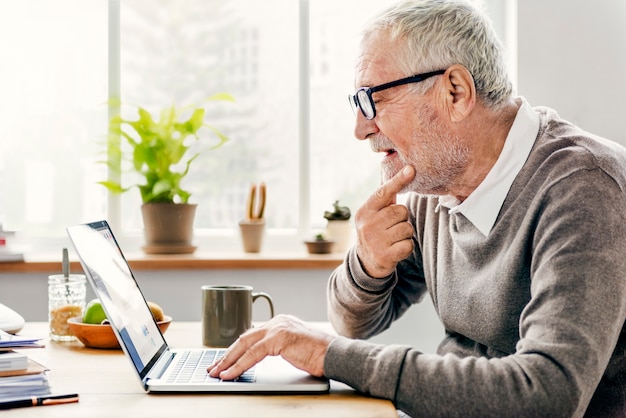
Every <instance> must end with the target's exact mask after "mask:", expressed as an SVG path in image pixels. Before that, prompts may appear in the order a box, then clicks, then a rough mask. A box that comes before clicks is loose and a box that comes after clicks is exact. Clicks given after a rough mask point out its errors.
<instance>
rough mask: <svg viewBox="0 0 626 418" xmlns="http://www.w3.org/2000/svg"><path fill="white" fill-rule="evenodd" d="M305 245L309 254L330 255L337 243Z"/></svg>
mask: <svg viewBox="0 0 626 418" xmlns="http://www.w3.org/2000/svg"><path fill="white" fill-rule="evenodd" d="M304 243H305V244H306V249H307V251H308V252H309V254H329V253H330V252H331V251H332V249H333V245H335V241H332V240H323V241H320V240H314V241H304Z"/></svg>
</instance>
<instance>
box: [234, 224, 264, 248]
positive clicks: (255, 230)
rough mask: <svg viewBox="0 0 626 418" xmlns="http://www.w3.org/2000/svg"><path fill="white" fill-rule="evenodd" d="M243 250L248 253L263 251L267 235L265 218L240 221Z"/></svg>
mask: <svg viewBox="0 0 626 418" xmlns="http://www.w3.org/2000/svg"><path fill="white" fill-rule="evenodd" d="M239 230H240V231H241V242H242V243H243V250H244V251H245V252H247V253H258V252H261V247H262V246H263V236H264V235H265V220H263V219H260V220H243V221H240V222H239Z"/></svg>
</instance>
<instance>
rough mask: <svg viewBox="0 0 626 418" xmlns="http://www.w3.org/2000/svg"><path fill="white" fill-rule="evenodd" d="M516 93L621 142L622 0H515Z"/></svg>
mask: <svg viewBox="0 0 626 418" xmlns="http://www.w3.org/2000/svg"><path fill="white" fill-rule="evenodd" d="M517 7H518V17H519V20H518V45H517V49H518V59H517V62H518V93H519V94H520V95H522V96H524V97H526V99H528V101H529V102H530V103H531V104H532V105H534V106H537V105H545V106H549V107H552V108H553V109H555V110H556V111H557V112H558V113H559V115H561V117H563V118H565V119H568V120H569V121H570V122H572V123H574V124H576V125H578V126H580V127H582V128H583V129H586V130H587V131H590V132H592V133H595V134H598V135H600V136H604V137H606V138H608V139H611V140H614V141H616V142H619V143H621V144H622V145H626V129H625V128H624V124H623V122H624V119H625V118H626V104H625V102H624V99H625V98H626V80H625V77H626V1H624V0H594V1H583V0H549V1H546V0H518V1H517Z"/></svg>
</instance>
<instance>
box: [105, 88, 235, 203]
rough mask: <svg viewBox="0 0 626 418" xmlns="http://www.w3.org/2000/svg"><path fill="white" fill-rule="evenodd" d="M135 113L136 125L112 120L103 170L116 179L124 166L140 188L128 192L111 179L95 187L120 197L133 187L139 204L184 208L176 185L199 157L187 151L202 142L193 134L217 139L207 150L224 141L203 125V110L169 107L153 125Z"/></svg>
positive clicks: (142, 112)
mask: <svg viewBox="0 0 626 418" xmlns="http://www.w3.org/2000/svg"><path fill="white" fill-rule="evenodd" d="M208 100H226V101H230V102H233V101H234V99H233V97H232V96H231V95H229V94H227V93H218V94H215V95H213V96H211V97H209V99H208ZM118 105H119V103H118ZM137 113H138V116H139V118H138V119H137V120H129V119H124V118H122V117H121V116H120V115H117V116H114V117H113V118H111V120H110V122H109V140H108V141H107V146H108V148H107V149H108V158H107V161H106V164H107V165H108V166H109V168H110V169H111V170H112V171H113V172H114V173H116V174H118V175H120V176H121V170H122V168H121V166H122V162H123V160H129V161H130V162H131V164H132V169H133V170H134V171H135V172H137V173H138V174H140V175H141V176H143V179H144V183H143V184H134V185H132V186H129V187H123V186H122V184H121V183H120V182H118V181H115V180H110V179H109V180H106V181H101V182H98V183H99V184H102V185H103V186H105V187H106V188H107V189H108V190H110V191H111V192H113V193H124V192H126V191H128V190H130V189H131V188H133V187H137V188H138V189H139V191H140V193H141V200H142V202H143V203H188V201H189V197H190V196H191V193H190V192H189V191H187V190H185V189H183V188H182V187H181V181H182V180H183V179H184V178H185V176H186V175H187V174H188V173H189V168H190V166H191V163H192V162H193V161H194V160H195V159H196V158H197V157H198V156H199V155H200V153H201V151H198V152H195V153H193V152H192V150H191V146H192V145H193V143H194V142H195V141H198V140H200V139H201V138H200V136H199V134H198V131H199V130H200V129H201V128H203V127H204V128H208V129H209V130H210V131H212V132H213V133H214V134H215V135H216V136H217V137H218V139H219V141H218V143H217V144H216V145H213V146H211V147H209V148H208V149H207V150H212V149H216V148H219V147H221V146H222V145H223V144H224V143H225V142H226V141H228V138H227V137H226V136H225V135H224V134H222V133H221V132H220V131H219V130H217V129H216V128H215V127H213V126H211V125H209V124H207V123H206V122H205V113H206V110H205V109H204V107H194V106H185V107H176V106H174V105H172V106H170V107H167V108H164V109H162V110H161V111H160V113H159V118H158V119H154V118H153V117H152V114H150V112H148V111H147V110H146V109H144V108H142V107H139V106H137ZM189 114H190V116H189V117H187V118H185V119H183V117H185V115H189ZM120 137H121V138H124V140H125V141H126V143H127V144H128V145H129V146H130V152H128V153H126V154H124V153H123V150H122V146H121V143H120ZM118 178H119V177H118Z"/></svg>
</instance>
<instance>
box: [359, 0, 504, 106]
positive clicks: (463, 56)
mask: <svg viewBox="0 0 626 418" xmlns="http://www.w3.org/2000/svg"><path fill="white" fill-rule="evenodd" d="M378 31H387V32H388V34H389V36H390V39H391V40H392V41H401V43H400V46H401V56H400V57H398V58H399V65H400V66H401V67H402V69H403V70H405V71H406V72H407V75H412V74H415V73H417V72H426V71H435V70H441V69H446V68H447V67H449V66H450V65H453V64H461V65H463V66H464V67H465V68H467V69H468V70H469V72H470V73H471V74H472V76H473V78H474V84H475V86H476V92H477V95H478V98H479V100H481V101H482V103H483V104H485V105H486V106H487V107H490V108H495V107H497V106H498V105H499V104H501V103H502V102H503V100H505V99H506V98H508V97H510V96H511V94H512V91H513V87H512V84H511V81H510V79H509V76H508V73H507V70H506V63H505V59H504V52H503V46H502V44H501V42H500V40H499V39H498V37H497V35H496V33H495V31H494V30H493V27H492V25H491V22H490V20H489V19H488V18H487V16H486V15H485V14H484V13H483V12H482V11H480V10H479V9H477V8H476V7H475V6H473V5H472V4H471V3H469V2H468V1H465V0H407V1H403V2H401V3H399V4H397V5H395V6H392V7H391V8H389V9H387V10H385V11H383V12H382V13H381V14H380V15H379V16H378V17H375V18H374V19H373V20H372V21H370V23H369V24H368V25H367V27H366V28H365V32H364V35H365V36H367V35H368V34H371V33H374V32H378ZM427 81H428V80H427ZM433 83H434V80H433V81H432V82H431V83H424V84H423V88H428V87H429V86H432V84H433ZM420 84H422V83H420Z"/></svg>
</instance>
